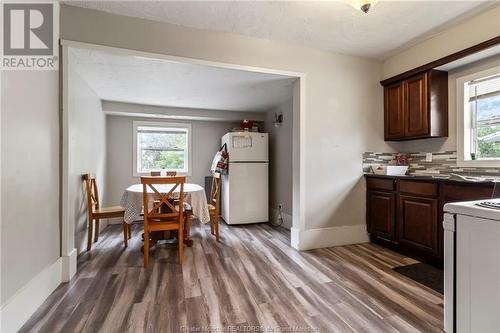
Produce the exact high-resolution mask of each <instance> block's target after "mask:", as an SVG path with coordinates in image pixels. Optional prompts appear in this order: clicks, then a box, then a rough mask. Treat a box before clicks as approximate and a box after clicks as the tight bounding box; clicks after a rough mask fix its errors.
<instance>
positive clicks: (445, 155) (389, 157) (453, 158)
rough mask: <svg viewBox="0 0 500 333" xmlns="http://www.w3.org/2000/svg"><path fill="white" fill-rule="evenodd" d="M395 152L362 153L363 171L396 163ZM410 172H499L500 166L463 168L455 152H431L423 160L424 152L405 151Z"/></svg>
mask: <svg viewBox="0 0 500 333" xmlns="http://www.w3.org/2000/svg"><path fill="white" fill-rule="evenodd" d="M395 155H396V153H378V152H364V153H363V171H364V172H370V165H371V164H396V161H395ZM406 155H407V156H408V163H409V165H410V168H409V172H410V174H449V173H459V174H473V175H480V174H499V175H500V168H469V167H467V168H463V167H458V166H457V152H456V151H443V152H434V153H432V162H427V161H426V160H425V155H426V153H423V152H420V153H406Z"/></svg>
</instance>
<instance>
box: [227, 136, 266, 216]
mask: <svg viewBox="0 0 500 333" xmlns="http://www.w3.org/2000/svg"><path fill="white" fill-rule="evenodd" d="M224 144H226V147H227V152H228V153H229V169H228V173H227V174H226V175H223V176H222V192H221V196H222V205H221V210H222V218H223V219H224V221H226V223H227V224H244V223H260V222H268V221H269V174H268V172H269V150H268V145H269V143H268V134H267V133H255V132H232V133H227V134H226V135H224V136H223V137H222V145H224Z"/></svg>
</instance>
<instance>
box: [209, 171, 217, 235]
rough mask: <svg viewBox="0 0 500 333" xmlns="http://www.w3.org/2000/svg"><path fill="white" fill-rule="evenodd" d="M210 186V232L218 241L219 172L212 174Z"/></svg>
mask: <svg viewBox="0 0 500 333" xmlns="http://www.w3.org/2000/svg"><path fill="white" fill-rule="evenodd" d="M212 176H213V177H212V188H211V191H210V200H209V202H208V212H209V214H210V232H211V233H212V235H215V239H216V240H217V241H219V220H220V173H218V172H214V173H213V175H212Z"/></svg>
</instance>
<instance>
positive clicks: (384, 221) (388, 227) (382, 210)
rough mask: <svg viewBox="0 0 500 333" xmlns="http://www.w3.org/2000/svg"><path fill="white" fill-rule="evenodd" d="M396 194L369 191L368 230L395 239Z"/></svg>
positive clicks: (390, 239) (381, 236)
mask: <svg viewBox="0 0 500 333" xmlns="http://www.w3.org/2000/svg"><path fill="white" fill-rule="evenodd" d="M395 201H396V200H395V196H394V194H393V193H388V192H382V191H369V192H368V195H367V202H368V203H369V204H368V207H367V216H368V218H367V221H368V232H369V233H371V234H372V235H376V236H377V237H379V238H381V239H385V240H389V241H393V240H394V238H395V237H394V236H395V233H394V230H395V229H394V215H395V206H396V205H395Z"/></svg>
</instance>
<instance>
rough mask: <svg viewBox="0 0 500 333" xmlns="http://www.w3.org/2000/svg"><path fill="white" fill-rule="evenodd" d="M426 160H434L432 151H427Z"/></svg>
mask: <svg viewBox="0 0 500 333" xmlns="http://www.w3.org/2000/svg"><path fill="white" fill-rule="evenodd" d="M425 161H426V162H432V153H426V154H425Z"/></svg>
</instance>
